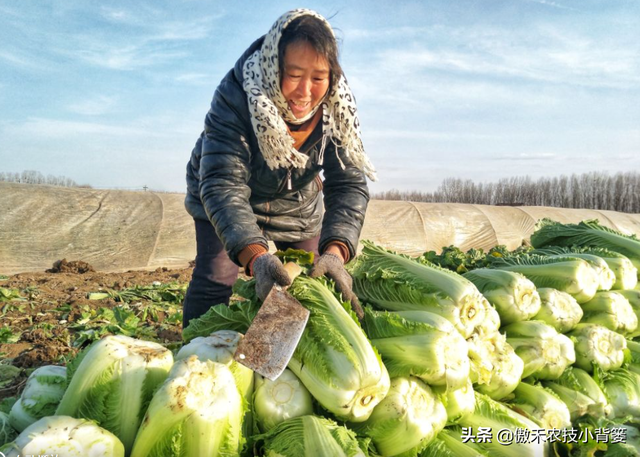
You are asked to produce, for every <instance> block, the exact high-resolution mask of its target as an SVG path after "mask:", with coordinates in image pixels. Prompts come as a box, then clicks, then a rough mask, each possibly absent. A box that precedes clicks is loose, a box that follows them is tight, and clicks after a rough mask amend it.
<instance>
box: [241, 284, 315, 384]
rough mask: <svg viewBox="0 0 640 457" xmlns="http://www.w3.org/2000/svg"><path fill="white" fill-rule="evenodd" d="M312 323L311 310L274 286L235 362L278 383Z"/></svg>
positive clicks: (242, 343) (244, 339)
mask: <svg viewBox="0 0 640 457" xmlns="http://www.w3.org/2000/svg"><path fill="white" fill-rule="evenodd" d="M308 320H309V310H308V309H306V308H305V307H303V306H302V305H301V304H300V302H299V301H298V300H296V299H295V298H294V297H293V296H292V295H291V294H289V293H287V292H285V291H284V290H282V289H281V288H280V287H277V286H276V287H273V288H272V289H271V291H270V292H269V295H267V298H266V299H265V301H264V303H263V304H262V306H261V307H260V310H259V311H258V314H256V317H255V318H254V319H253V322H252V323H251V326H250V327H249V329H248V330H247V333H246V334H245V335H244V338H243V339H242V340H241V341H240V344H238V348H237V349H236V352H235V354H234V359H235V360H236V361H238V362H239V363H241V364H242V365H244V366H246V367H249V368H251V369H252V370H253V371H255V372H256V373H259V374H261V375H262V376H264V377H265V378H268V379H270V380H272V381H273V380H275V379H276V378H277V377H278V376H280V374H281V373H282V372H283V371H284V369H285V368H286V367H287V364H288V363H289V360H291V356H292V355H293V352H294V351H295V349H296V347H297V346H298V342H299V341H300V337H302V332H304V328H305V326H306V325H307V321H308Z"/></svg>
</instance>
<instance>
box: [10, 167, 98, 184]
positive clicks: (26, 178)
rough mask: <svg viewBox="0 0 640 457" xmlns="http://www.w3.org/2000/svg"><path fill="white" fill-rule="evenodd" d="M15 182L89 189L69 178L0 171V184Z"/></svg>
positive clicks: (36, 172) (34, 172)
mask: <svg viewBox="0 0 640 457" xmlns="http://www.w3.org/2000/svg"><path fill="white" fill-rule="evenodd" d="M1 181H4V182H17V183H23V184H46V185H49V186H62V187H91V186H89V185H87V184H83V185H79V184H78V183H77V182H75V181H74V180H73V179H71V178H67V177H65V176H54V175H47V176H45V175H43V174H42V173H40V172H39V171H35V170H25V171H23V172H22V173H12V172H10V171H0V182H1Z"/></svg>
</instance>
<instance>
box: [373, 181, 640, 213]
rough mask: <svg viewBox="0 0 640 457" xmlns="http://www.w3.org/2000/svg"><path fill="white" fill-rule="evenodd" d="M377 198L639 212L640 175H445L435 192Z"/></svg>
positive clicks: (396, 193)
mask: <svg viewBox="0 0 640 457" xmlns="http://www.w3.org/2000/svg"><path fill="white" fill-rule="evenodd" d="M373 198H377V199H380V200H408V201H416V202H434V203H471V204H485V205H526V206H553V207H559V208H590V209H606V210H613V211H621V212H627V213H640V174H639V173H636V172H626V173H617V174H615V175H613V176H611V175H608V174H607V173H603V172H591V173H584V174H581V175H576V174H573V175H571V176H566V175H562V176H559V177H551V178H539V179H538V180H535V181H534V180H532V179H531V178H530V177H529V176H515V177H511V178H502V179H500V180H498V182H496V183H474V182H473V181H471V180H462V179H459V178H445V179H443V180H442V183H441V184H440V186H439V187H438V189H437V190H436V191H435V192H418V191H411V192H401V191H399V190H396V189H393V190H390V191H386V192H383V193H381V194H375V195H374V196H373Z"/></svg>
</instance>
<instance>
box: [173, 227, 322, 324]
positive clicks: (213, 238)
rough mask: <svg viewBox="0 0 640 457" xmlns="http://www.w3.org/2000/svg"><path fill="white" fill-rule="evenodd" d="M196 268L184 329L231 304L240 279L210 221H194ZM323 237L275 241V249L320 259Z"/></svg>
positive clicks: (188, 292)
mask: <svg viewBox="0 0 640 457" xmlns="http://www.w3.org/2000/svg"><path fill="white" fill-rule="evenodd" d="M195 223H196V264H195V267H194V268H193V274H192V276H191V282H190V283H189V287H188V288H187V293H186V295H185V298H184V305H183V311H182V312H183V317H182V323H183V328H186V327H187V325H189V321H190V320H191V319H194V318H196V317H200V316H202V315H203V314H204V313H206V312H207V311H208V310H209V308H211V307H212V306H214V305H217V304H220V303H225V304H229V298H230V297H231V286H233V283H234V282H235V281H236V279H238V272H239V267H238V265H236V264H235V263H233V262H232V261H231V259H229V256H228V255H227V252H226V251H225V250H224V246H223V244H222V241H221V240H220V238H218V235H217V234H216V231H215V230H214V228H213V226H212V225H211V223H210V222H209V221H203V220H199V219H195ZM319 240H320V236H317V237H315V238H311V239H310V240H304V241H297V242H283V241H276V242H275V245H276V248H278V249H280V250H286V249H287V248H293V249H304V250H305V251H310V252H313V253H314V254H315V255H316V256H318V242H319Z"/></svg>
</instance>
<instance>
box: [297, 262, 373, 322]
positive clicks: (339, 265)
mask: <svg viewBox="0 0 640 457" xmlns="http://www.w3.org/2000/svg"><path fill="white" fill-rule="evenodd" d="M309 275H310V276H311V277H312V278H318V277H320V276H326V277H328V278H329V279H333V282H334V283H335V284H336V290H337V291H338V292H340V293H341V294H342V298H343V299H344V300H349V301H350V302H351V307H352V308H353V311H354V312H355V313H356V316H358V320H359V321H362V319H363V318H364V312H363V311H362V307H361V306H360V300H358V297H357V296H356V294H354V293H353V279H352V278H351V275H350V274H349V273H347V270H345V268H344V261H343V260H342V258H341V257H340V256H338V255H336V254H332V253H329V252H327V253H324V254H322V255H321V256H320V258H319V259H318V261H317V262H316V264H315V265H314V266H313V269H312V270H311V273H310V274H309Z"/></svg>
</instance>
